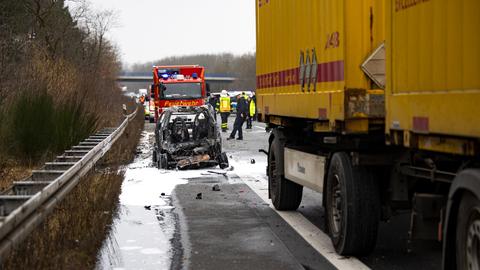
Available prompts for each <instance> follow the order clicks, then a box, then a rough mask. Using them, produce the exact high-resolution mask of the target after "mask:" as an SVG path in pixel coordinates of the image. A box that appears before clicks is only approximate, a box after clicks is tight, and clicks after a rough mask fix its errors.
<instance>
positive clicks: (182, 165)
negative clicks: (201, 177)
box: [177, 154, 210, 170]
mask: <svg viewBox="0 0 480 270" xmlns="http://www.w3.org/2000/svg"><path fill="white" fill-rule="evenodd" d="M208 161H210V156H209V155H208V154H206V155H196V156H191V157H187V158H185V159H181V160H179V161H178V162H177V168H178V169H180V170H185V169H192V168H200V167H201V165H202V163H205V162H208Z"/></svg>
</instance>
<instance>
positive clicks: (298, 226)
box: [230, 152, 370, 270]
mask: <svg viewBox="0 0 480 270" xmlns="http://www.w3.org/2000/svg"><path fill="white" fill-rule="evenodd" d="M246 154H247V153H241V154H235V153H234V152H232V153H231V155H232V159H230V163H231V165H233V166H234V168H235V170H234V171H233V172H232V173H235V174H237V175H238V176H239V177H240V178H241V179H242V181H243V182H244V183H245V184H246V185H248V186H249V187H250V188H251V189H252V190H253V191H254V192H255V193H256V194H257V195H258V196H259V197H260V198H261V199H262V200H263V201H264V202H265V203H268V205H269V206H270V208H272V209H273V210H274V211H275V212H277V214H278V215H279V216H280V217H282V218H283V220H285V222H287V223H288V224H289V225H290V226H291V227H292V228H293V229H294V230H295V231H296V232H297V233H298V234H299V235H300V236H302V237H303V239H305V241H306V242H307V243H309V244H310V245H311V246H312V247H313V248H314V249H315V250H317V252H318V253H320V254H321V255H322V256H323V257H325V258H326V259H327V260H328V261H329V262H330V263H331V264H332V265H333V266H335V267H336V268H338V269H342V270H344V269H346V270H350V269H352V270H357V269H360V270H363V269H370V268H369V267H368V266H366V265H365V264H364V263H362V262H361V261H359V260H358V259H356V258H354V257H344V256H340V255H338V254H337V253H336V252H335V249H334V247H333V245H332V242H331V240H330V237H329V236H328V235H327V234H325V233H324V232H323V231H322V230H320V229H319V228H318V227H317V226H315V225H314V224H313V223H311V222H310V221H309V220H308V219H307V218H305V217H304V216H303V215H302V214H301V213H300V212H297V211H277V210H276V209H275V207H274V206H273V205H272V203H271V200H270V199H269V198H268V180H267V177H266V166H267V156H266V155H263V156H262V155H254V157H255V158H254V159H255V163H254V164H252V163H251V159H252V158H251V157H252V156H251V155H248V156H247V155H246Z"/></svg>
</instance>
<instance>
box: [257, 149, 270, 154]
mask: <svg viewBox="0 0 480 270" xmlns="http://www.w3.org/2000/svg"><path fill="white" fill-rule="evenodd" d="M258 152H260V153H264V154H265V155H267V156H268V152H267V151H266V150H264V149H258Z"/></svg>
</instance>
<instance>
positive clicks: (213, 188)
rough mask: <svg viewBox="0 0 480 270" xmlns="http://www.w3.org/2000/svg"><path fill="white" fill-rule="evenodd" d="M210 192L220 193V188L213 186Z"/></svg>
mask: <svg viewBox="0 0 480 270" xmlns="http://www.w3.org/2000/svg"><path fill="white" fill-rule="evenodd" d="M212 191H220V186H219V185H214V186H213V187H212Z"/></svg>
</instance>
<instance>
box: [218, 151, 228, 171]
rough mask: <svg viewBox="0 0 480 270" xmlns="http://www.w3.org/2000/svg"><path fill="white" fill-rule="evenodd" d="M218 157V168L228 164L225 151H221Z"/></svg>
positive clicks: (224, 167) (225, 166) (223, 167)
mask: <svg viewBox="0 0 480 270" xmlns="http://www.w3.org/2000/svg"><path fill="white" fill-rule="evenodd" d="M218 159H219V160H218V165H219V166H220V169H226V168H228V166H229V164H228V157H227V153H225V152H223V153H221V154H220V156H219V158H218Z"/></svg>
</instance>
